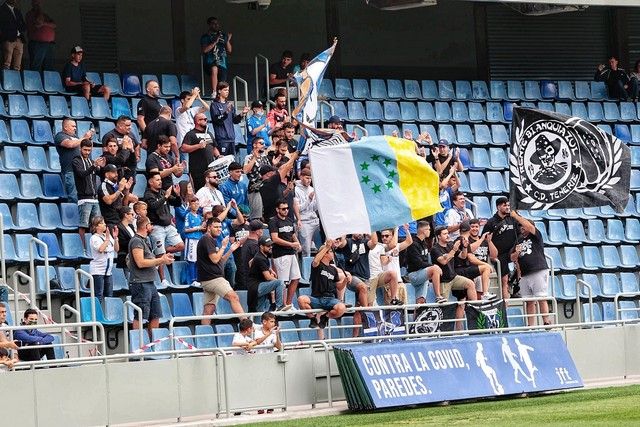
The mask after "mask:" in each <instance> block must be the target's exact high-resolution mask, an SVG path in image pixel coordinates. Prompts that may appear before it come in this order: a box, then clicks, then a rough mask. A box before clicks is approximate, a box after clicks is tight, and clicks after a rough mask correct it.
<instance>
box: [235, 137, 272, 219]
mask: <svg viewBox="0 0 640 427" xmlns="http://www.w3.org/2000/svg"><path fill="white" fill-rule="evenodd" d="M270 164H271V163H270V162H269V158H268V157H267V154H266V150H265V141H264V140H263V139H262V138H261V137H255V138H254V139H253V146H252V148H251V152H250V153H249V155H247V156H246V157H245V158H244V166H243V167H242V171H243V172H244V173H245V174H246V175H247V178H248V179H249V186H248V194H247V199H248V200H249V209H250V211H251V212H250V218H251V219H254V218H262V196H261V195H260V188H261V187H262V175H263V174H261V172H260V170H261V168H262V167H263V166H267V167H269V170H270V168H271V167H270V166H269V165H270ZM265 170H266V169H265Z"/></svg>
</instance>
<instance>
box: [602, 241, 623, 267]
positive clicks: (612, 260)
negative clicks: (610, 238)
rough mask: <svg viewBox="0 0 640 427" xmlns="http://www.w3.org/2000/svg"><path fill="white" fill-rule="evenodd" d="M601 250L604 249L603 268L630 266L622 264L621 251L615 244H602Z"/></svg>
mask: <svg viewBox="0 0 640 427" xmlns="http://www.w3.org/2000/svg"><path fill="white" fill-rule="evenodd" d="M600 250H601V251H602V267H603V268H606V269H607V270H613V269H618V268H620V267H621V266H622V267H629V266H624V265H623V264H622V260H621V259H620V253H619V252H618V249H617V248H616V247H615V246H611V245H602V246H601V247H600Z"/></svg>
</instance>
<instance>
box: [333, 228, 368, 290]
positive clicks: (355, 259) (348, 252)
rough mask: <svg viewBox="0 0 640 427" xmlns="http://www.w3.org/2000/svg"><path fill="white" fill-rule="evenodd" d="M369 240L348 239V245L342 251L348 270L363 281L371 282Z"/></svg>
mask: <svg viewBox="0 0 640 427" xmlns="http://www.w3.org/2000/svg"><path fill="white" fill-rule="evenodd" d="M368 243H369V239H360V240H355V239H353V238H352V237H348V238H347V244H346V245H345V246H344V248H342V249H341V250H340V252H342V254H343V255H344V258H345V261H344V262H345V267H346V270H347V271H348V272H349V273H351V274H353V275H354V276H357V277H358V278H360V279H362V280H369V276H371V273H370V271H369V250H370V249H369V245H368Z"/></svg>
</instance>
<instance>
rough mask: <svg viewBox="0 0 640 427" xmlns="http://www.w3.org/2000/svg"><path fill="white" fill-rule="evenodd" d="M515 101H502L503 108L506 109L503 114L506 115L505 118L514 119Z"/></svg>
mask: <svg viewBox="0 0 640 427" xmlns="http://www.w3.org/2000/svg"><path fill="white" fill-rule="evenodd" d="M514 105H515V104H514V103H512V102H509V101H504V102H503V103H502V108H503V110H504V112H503V115H504V119H505V120H506V121H509V122H510V121H511V119H513V107H514Z"/></svg>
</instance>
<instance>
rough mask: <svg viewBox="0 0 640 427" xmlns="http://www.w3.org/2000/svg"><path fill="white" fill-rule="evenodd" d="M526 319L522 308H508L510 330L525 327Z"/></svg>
mask: <svg viewBox="0 0 640 427" xmlns="http://www.w3.org/2000/svg"><path fill="white" fill-rule="evenodd" d="M524 319H525V318H524V312H523V310H522V307H507V321H508V324H509V327H510V328H517V327H523V326H525V323H526V322H525V320H524Z"/></svg>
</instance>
